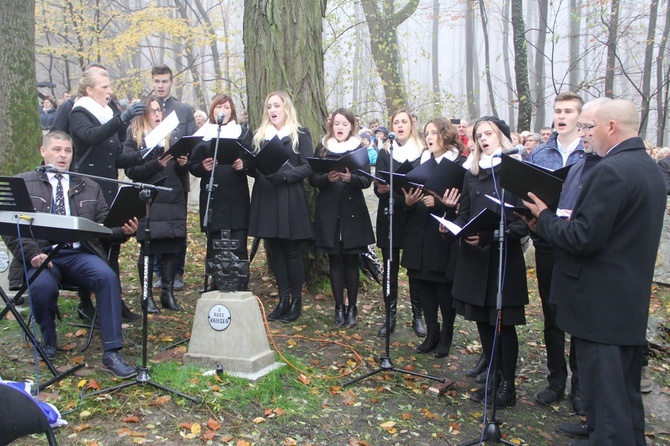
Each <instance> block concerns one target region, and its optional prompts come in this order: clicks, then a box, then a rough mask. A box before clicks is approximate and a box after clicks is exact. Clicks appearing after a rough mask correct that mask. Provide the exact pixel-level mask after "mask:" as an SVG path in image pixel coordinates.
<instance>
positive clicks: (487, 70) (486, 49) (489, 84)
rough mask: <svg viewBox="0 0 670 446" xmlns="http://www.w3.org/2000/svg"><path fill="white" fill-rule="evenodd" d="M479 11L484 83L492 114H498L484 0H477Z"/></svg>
mask: <svg viewBox="0 0 670 446" xmlns="http://www.w3.org/2000/svg"><path fill="white" fill-rule="evenodd" d="M479 13H480V15H481V20H482V32H483V33H484V73H485V74H486V85H487V87H488V92H489V107H490V108H491V113H492V114H493V116H498V110H497V109H496V99H495V96H494V95H493V81H492V79H491V59H490V57H489V27H488V24H487V23H488V19H487V18H486V8H485V7H484V0H479Z"/></svg>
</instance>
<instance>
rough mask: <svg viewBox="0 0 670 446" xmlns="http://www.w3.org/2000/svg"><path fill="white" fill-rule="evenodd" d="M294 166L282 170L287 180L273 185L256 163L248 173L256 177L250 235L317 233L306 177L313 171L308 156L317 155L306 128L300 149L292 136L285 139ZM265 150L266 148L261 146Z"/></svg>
mask: <svg viewBox="0 0 670 446" xmlns="http://www.w3.org/2000/svg"><path fill="white" fill-rule="evenodd" d="M281 141H282V144H283V145H284V150H286V153H287V154H288V156H289V159H288V162H289V163H290V164H291V166H293V167H291V168H288V169H286V170H284V171H283V173H284V175H286V181H285V182H284V183H280V184H277V185H274V184H272V183H270V182H269V181H268V180H267V179H266V178H265V176H264V175H263V174H261V173H260V172H258V171H257V170H256V169H255V168H254V167H253V163H250V164H249V167H248V169H247V173H248V175H250V176H253V177H255V179H256V181H254V187H253V190H252V192H251V209H250V212H249V235H250V236H251V237H261V238H280V239H288V240H306V239H311V238H313V236H314V232H313V229H312V219H311V216H310V213H309V207H308V205H307V195H306V193H305V184H304V182H303V180H304V179H305V178H308V177H309V176H310V175H312V168H311V167H310V165H309V163H308V162H307V158H308V157H310V156H313V155H314V146H313V145H312V136H311V135H310V133H309V130H307V129H306V128H302V127H301V128H299V129H298V152H299V153H295V152H294V151H293V148H292V147H291V139H290V137H285V138H283V139H282V140H281ZM261 150H263V148H261Z"/></svg>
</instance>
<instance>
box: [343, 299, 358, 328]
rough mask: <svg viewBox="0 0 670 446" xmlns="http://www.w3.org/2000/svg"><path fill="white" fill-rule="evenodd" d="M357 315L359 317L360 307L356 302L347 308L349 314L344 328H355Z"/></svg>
mask: <svg viewBox="0 0 670 446" xmlns="http://www.w3.org/2000/svg"><path fill="white" fill-rule="evenodd" d="M356 315H358V307H357V306H356V302H353V303H352V302H349V306H348V307H347V314H346V316H345V320H344V326H345V327H347V328H352V327H355V326H356Z"/></svg>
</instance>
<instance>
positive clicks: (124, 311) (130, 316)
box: [121, 288, 151, 322]
mask: <svg viewBox="0 0 670 446" xmlns="http://www.w3.org/2000/svg"><path fill="white" fill-rule="evenodd" d="M149 289H151V288H149ZM121 318H122V319H123V322H135V321H138V320H140V319H142V316H140V315H139V314H135V313H133V312H132V311H130V308H128V305H126V302H125V301H124V300H123V299H121Z"/></svg>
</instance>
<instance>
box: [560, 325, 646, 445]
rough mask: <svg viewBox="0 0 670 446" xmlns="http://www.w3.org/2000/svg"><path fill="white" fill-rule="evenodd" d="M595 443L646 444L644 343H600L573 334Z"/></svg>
mask: <svg viewBox="0 0 670 446" xmlns="http://www.w3.org/2000/svg"><path fill="white" fill-rule="evenodd" d="M572 341H573V342H575V344H576V347H577V363H578V366H579V370H580V374H581V377H580V387H581V392H582V397H583V399H584V406H585V410H586V422H587V424H588V425H589V445H591V446H600V445H607V446H618V445H621V446H632V445H636V446H644V445H645V444H646V442H645V438H644V405H643V403H642V394H641V393H640V376H641V374H642V355H643V351H644V346H643V345H635V346H628V345H626V346H624V345H608V344H599V343H597V342H591V341H587V340H585V339H581V338H577V337H574V336H573V337H572Z"/></svg>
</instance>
